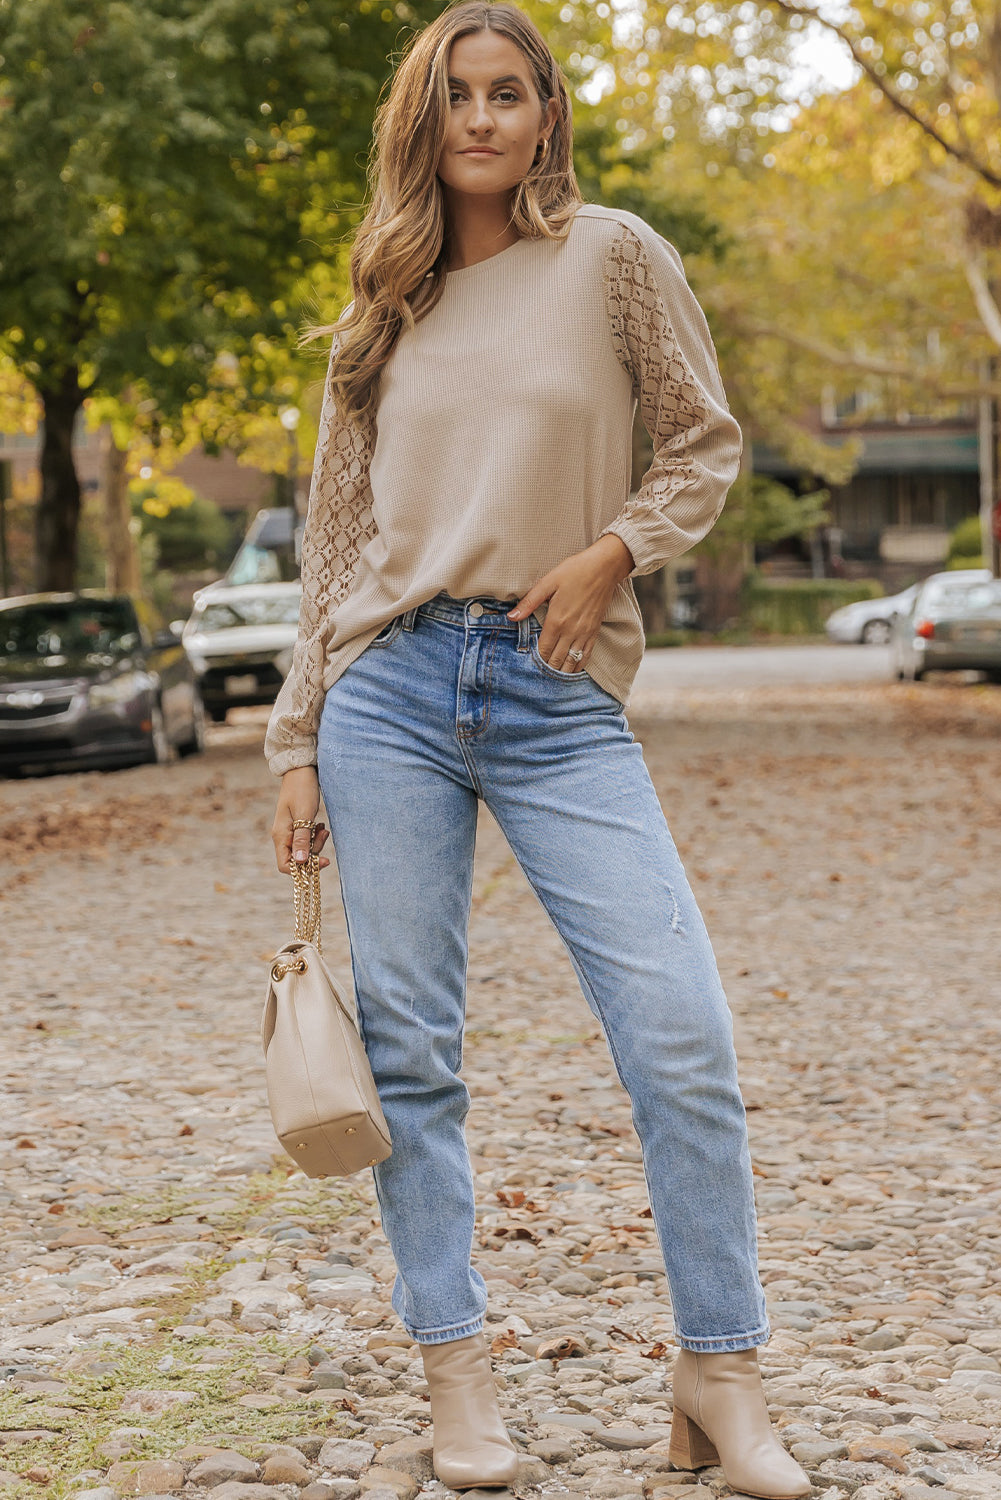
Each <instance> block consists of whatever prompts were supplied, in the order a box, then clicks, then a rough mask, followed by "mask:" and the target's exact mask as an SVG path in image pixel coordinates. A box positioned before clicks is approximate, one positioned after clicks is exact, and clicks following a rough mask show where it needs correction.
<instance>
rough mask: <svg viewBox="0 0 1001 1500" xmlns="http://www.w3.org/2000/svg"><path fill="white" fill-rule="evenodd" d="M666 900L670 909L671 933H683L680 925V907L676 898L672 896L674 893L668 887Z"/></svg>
mask: <svg viewBox="0 0 1001 1500" xmlns="http://www.w3.org/2000/svg"><path fill="white" fill-rule="evenodd" d="M667 898H668V901H669V903H670V909H671V931H672V932H683V931H684V928H683V927H682V925H681V906H680V904H679V902H678V898H677V896H676V895H675V894H674V891H673V890H672V888H671V887H670V886H668V887H667Z"/></svg>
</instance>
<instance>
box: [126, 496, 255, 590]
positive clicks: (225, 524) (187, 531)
mask: <svg viewBox="0 0 1001 1500" xmlns="http://www.w3.org/2000/svg"><path fill="white" fill-rule="evenodd" d="M132 508H133V513H134V515H136V516H137V517H138V519H139V520H140V522H141V524H142V531H141V533H140V535H141V539H142V541H146V539H147V538H149V539H150V540H151V541H152V542H153V543H154V544H155V547H154V552H155V559H156V561H155V566H156V568H157V569H162V568H168V569H170V570H172V571H174V572H190V571H194V570H195V569H198V568H214V567H218V566H220V565H221V564H222V563H223V562H224V561H225V560H227V559H228V557H229V554H230V552H231V551H232V549H233V546H234V542H235V533H234V527H233V525H232V524H231V523H230V521H229V520H228V519H227V517H226V516H225V515H224V514H223V512H222V511H221V510H220V509H219V507H218V505H216V503H215V501H214V500H205V499H202V498H201V497H199V496H195V497H194V498H193V499H192V500H190V501H189V503H188V504H187V505H177V506H173V507H172V508H171V509H169V510H167V511H166V512H165V514H162V515H160V514H157V513H151V512H150V511H149V510H147V509H146V508H144V505H143V499H142V496H141V494H140V495H138V496H133V501H132ZM144 551H145V548H144Z"/></svg>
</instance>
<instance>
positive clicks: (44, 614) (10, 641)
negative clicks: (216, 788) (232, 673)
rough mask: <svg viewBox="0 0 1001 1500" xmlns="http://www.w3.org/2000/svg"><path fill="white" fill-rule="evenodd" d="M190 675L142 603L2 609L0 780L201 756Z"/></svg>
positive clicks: (50, 597) (107, 599)
mask: <svg viewBox="0 0 1001 1500" xmlns="http://www.w3.org/2000/svg"><path fill="white" fill-rule="evenodd" d="M204 746H205V714H204V710H203V708H202V702H201V698H200V697H199V694H198V686H197V682H196V680H195V674H194V672H193V670H192V668H191V664H190V662H189V661H188V658H187V655H186V653H185V651H184V648H183V646H182V645H181V642H180V639H179V637H178V635H177V634H176V633H175V632H174V631H172V630H159V631H158V630H156V629H155V628H154V624H153V621H152V618H151V616H150V615H149V612H148V610H147V609H146V607H145V606H144V605H143V603H142V601H141V600H134V599H131V598H129V597H128V596H127V595H125V594H111V593H106V592H103V591H100V590H97V589H84V590H81V591H80V592H78V593H65V594H55V593H52V594H26V595H22V596H20V597H18V598H14V599H4V600H0V770H3V771H6V772H17V771H20V770H22V769H30V768H34V767H36V766H38V767H43V766H50V767H53V766H55V767H59V766H63V765H66V766H82V765H88V766H110V765H129V764H133V765H134V764H137V763H141V762H143V761H157V762H163V761H166V760H168V759H169V758H170V755H171V752H172V751H173V750H174V749H176V750H177V751H178V752H179V753H180V754H182V755H186V754H189V753H192V752H195V751H200V750H202V749H204Z"/></svg>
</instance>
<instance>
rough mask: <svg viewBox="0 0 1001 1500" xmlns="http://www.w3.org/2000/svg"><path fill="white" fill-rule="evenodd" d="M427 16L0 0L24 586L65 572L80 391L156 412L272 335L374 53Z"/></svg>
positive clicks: (258, 3)
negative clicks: (28, 462) (23, 469)
mask: <svg viewBox="0 0 1001 1500" xmlns="http://www.w3.org/2000/svg"><path fill="white" fill-rule="evenodd" d="M438 8H440V7H438V6H436V5H434V4H428V3H427V0H412V3H405V4H404V3H397V4H395V5H394V6H393V7H392V8H389V7H383V6H376V5H374V4H372V3H371V0H360V3H358V4H349V3H347V0H306V3H299V4H296V5H292V4H281V3H278V4H275V3H272V0H215V3H214V4H212V5H211V6H206V5H204V4H202V3H200V0H141V3H136V4H122V3H119V0H91V3H90V4H88V5H87V6H83V5H79V4H73V3H72V0H71V3H67V0H0V201H2V202H3V204H4V214H5V225H4V235H3V238H2V240H0V353H4V354H7V355H8V356H9V357H10V359H11V360H12V361H13V363H14V364H15V366H16V368H17V369H18V371H19V372H20V373H21V374H22V375H23V376H25V377H26V378H27V379H28V380H30V381H31V383H32V384H33V386H34V387H35V389H36V390H37V392H38V395H39V398H40V400H41V402H42V406H43V411H44V423H43V427H44V437H43V442H42V452H41V497H40V500H39V504H38V508H37V534H36V547H37V555H38V582H39V584H40V586H42V587H68V586H71V584H72V582H73V572H74V561H75V551H76V533H77V524H78V518H79V511H80V487H79V482H78V480H77V476H76V472H75V469H74V465H73V456H72V434H73V429H74V425H75V423H76V421H77V419H78V416H79V413H80V409H81V406H82V404H83V401H84V399H85V397H86V396H88V395H90V394H102V393H103V394H105V395H110V396H112V397H117V396H119V395H120V393H121V392H123V391H125V390H126V388H129V387H131V389H132V392H133V394H134V398H135V399H136V400H137V401H140V402H141V401H142V400H143V399H148V400H151V401H152V403H153V406H154V408H155V410H156V412H157V414H158V415H159V416H160V417H162V418H166V417H169V416H170V415H173V414H176V413H178V412H179V411H181V410H182V409H183V407H184V406H185V405H186V404H190V403H191V402H192V401H194V400H196V399H198V397H199V396H202V395H204V393H205V392H206V390H207V389H208V388H209V385H210V382H211V373H212V370H213V366H214V364H215V356H216V354H217V353H218V351H219V350H221V349H223V348H225V349H228V350H231V351H236V352H242V351H245V350H247V349H249V348H250V347H251V346H252V343H253V340H254V339H255V338H257V339H260V338H262V337H264V338H271V339H273V340H275V341H276V342H277V343H280V344H282V345H283V346H285V347H286V348H291V347H292V345H293V344H294V341H295V336H296V334H297V332H298V328H297V327H296V326H295V321H296V311H297V310H296V309H295V308H294V307H292V306H291V305H290V302H289V300H288V299H289V293H290V291H291V289H292V287H293V286H294V284H295V281H296V278H297V277H300V276H301V275H302V274H303V272H304V270H305V268H306V265H307V264H308V262H309V261H310V260H311V259H312V250H311V249H310V248H309V247H308V246H307V245H306V244H304V240H303V236H304V226H306V227H307V229H308V226H309V224H310V222H311V220H315V216H316V213H317V205H318V202H320V201H321V200H322V201H323V202H324V204H325V209H324V212H325V213H326V214H327V215H328V216H329V215H330V213H331V212H333V214H334V215H335V216H338V215H340V214H341V213H342V212H344V213H346V214H347V215H348V216H350V214H351V213H352V212H353V211H355V210H356V208H357V203H358V200H359V199H360V197H361V196H362V192H363V186H364V153H365V151H366V149H367V145H368V140H369V136H370V129H371V116H372V113H373V111H374V107H375V102H376V98H377V95H378V90H379V87H380V85H381V83H382V81H383V78H384V76H385V73H386V70H387V57H388V56H389V55H390V53H391V52H392V49H393V48H394V46H396V45H397V43H398V41H399V39H400V36H401V34H402V33H403V32H404V31H405V29H406V28H407V27H410V26H414V25H417V24H420V23H421V22H422V21H423V20H426V19H427V18H429V16H430V15H432V14H434V13H435V11H436V10H437V9H438ZM256 399H258V400H261V397H259V396H258V397H256Z"/></svg>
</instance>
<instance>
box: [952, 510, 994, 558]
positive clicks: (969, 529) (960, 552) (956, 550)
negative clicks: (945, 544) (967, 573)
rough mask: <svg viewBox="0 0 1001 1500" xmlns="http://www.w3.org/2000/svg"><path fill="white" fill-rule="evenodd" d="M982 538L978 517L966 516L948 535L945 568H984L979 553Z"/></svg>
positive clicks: (981, 556) (980, 553)
mask: <svg viewBox="0 0 1001 1500" xmlns="http://www.w3.org/2000/svg"><path fill="white" fill-rule="evenodd" d="M982 545H983V537H982V535H981V531H980V517H979V516H967V517H966V519H965V520H964V521H960V523H959V525H958V526H956V527H955V528H954V529H953V530H952V531H951V532H950V533H949V551H948V555H947V559H946V564H945V565H946V567H947V568H983V567H985V566H986V563H985V562H984V555H983V552H982V551H981V547H982Z"/></svg>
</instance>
